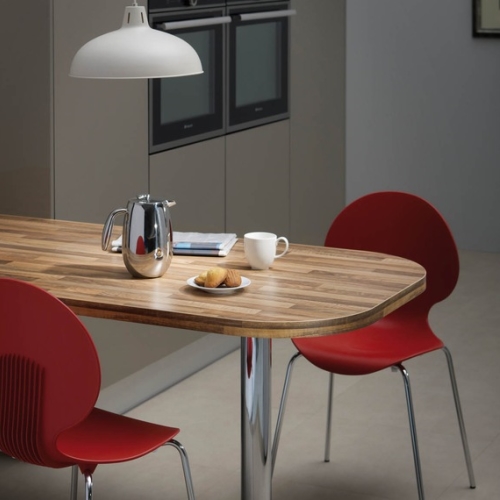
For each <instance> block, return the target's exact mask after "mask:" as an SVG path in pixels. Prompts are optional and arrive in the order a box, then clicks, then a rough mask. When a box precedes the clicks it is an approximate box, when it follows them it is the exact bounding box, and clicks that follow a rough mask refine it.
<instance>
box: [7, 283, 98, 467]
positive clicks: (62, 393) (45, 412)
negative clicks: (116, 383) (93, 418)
mask: <svg viewBox="0 0 500 500" xmlns="http://www.w3.org/2000/svg"><path fill="white" fill-rule="evenodd" d="M100 384H101V372H100V366H99V359H98V356H97V351H96V349H95V346H94V343H93V341H92V339H91V337H90V335H89V333H88V332H87V330H86V328H85V327H84V325H83V324H82V323H81V321H80V320H79V319H78V317H77V316H76V315H75V314H74V313H73V312H72V311H71V310H70V309H69V308H68V307H67V306H66V305H64V304H63V303H62V302H61V301H59V300H58V299H57V298H55V297H54V296H52V295H50V294H49V293H48V292H46V291H44V290H42V289H40V288H38V287H36V286H34V285H32V284H29V283H24V282H21V281H17V280H13V279H8V278H0V449H1V450H2V451H4V452H5V453H7V454H9V455H11V456H13V457H15V458H18V459H20V460H22V461H25V462H29V463H33V464H37V465H46V466H50V467H63V466H66V465H68V463H67V459H65V458H64V457H63V456H62V455H60V453H59V452H58V451H57V449H56V446H55V443H56V439H57V436H58V435H59V433H60V432H61V431H62V430H64V429H66V428H69V427H72V426H74V425H75V424H77V423H79V422H81V421H82V420H83V419H84V418H85V417H86V416H87V415H88V414H89V413H90V412H91V410H92V409H93V407H94V404H95V402H96V400H97V397H98V395H99V390H100Z"/></svg>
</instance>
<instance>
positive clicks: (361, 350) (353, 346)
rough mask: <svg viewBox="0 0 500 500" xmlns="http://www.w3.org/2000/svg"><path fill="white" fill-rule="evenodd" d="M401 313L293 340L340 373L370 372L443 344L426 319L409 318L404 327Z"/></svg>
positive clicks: (301, 349)
mask: <svg viewBox="0 0 500 500" xmlns="http://www.w3.org/2000/svg"><path fill="white" fill-rule="evenodd" d="M396 315H397V316H398V320H397V321H396ZM401 315H402V314H401V313H400V314H397V311H396V312H394V313H392V314H391V315H389V316H388V317H386V318H383V319H381V320H379V321H378V322H377V323H375V324H374V325H371V326H368V327H366V328H362V329H360V330H355V331H351V332H348V333H343V334H337V335H330V336H325V337H312V338H303V339H301V338H297V339H293V343H294V344H295V347H297V349H298V351H299V352H300V353H301V354H302V355H303V356H304V357H305V358H306V359H307V360H308V361H309V362H311V363H312V364H313V365H315V366H317V367H318V368H321V369H322V370H326V371H328V372H331V373H337V374H339V375H366V374H369V373H373V372H377V371H379V370H383V369H384V368H389V367H390V366H394V365H397V364H399V363H402V362H404V361H406V360H408V359H411V358H414V357H416V356H420V355H421V354H425V353H428V352H431V351H435V350H437V349H441V348H442V347H443V342H442V341H441V340H440V339H439V338H437V337H436V336H435V335H434V333H433V332H432V330H431V329H430V327H429V325H428V323H427V322H426V321H424V320H422V319H421V320H420V321H413V322H405V323H404V328H402V323H401V322H400V321H401V319H400V316H401Z"/></svg>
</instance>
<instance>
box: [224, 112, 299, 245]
mask: <svg viewBox="0 0 500 500" xmlns="http://www.w3.org/2000/svg"><path fill="white" fill-rule="evenodd" d="M289 135H290V124H289V121H288V120H284V121H281V122H277V123H272V124H270V125H266V126H263V127H256V128H253V129H250V130H245V131H243V132H238V133H235V134H231V135H228V136H227V137H226V199H227V202H226V203H227V204H226V230H227V231H228V232H235V233H236V234H237V235H238V236H243V235H244V234H245V233H247V232H249V231H269V232H272V233H277V234H278V235H279V236H288V235H289V233H290V193H289V189H290V186H289V178H290V175H289V165H290V151H289V150H290V144H289Z"/></svg>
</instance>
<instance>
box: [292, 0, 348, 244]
mask: <svg viewBox="0 0 500 500" xmlns="http://www.w3.org/2000/svg"><path fill="white" fill-rule="evenodd" d="M310 4H314V8H311V5H310ZM292 7H293V8H294V9H297V15H296V16H293V18H292V37H291V57H292V61H291V82H290V92H291V119H290V124H291V127H290V151H291V162H290V192H291V199H292V203H291V208H290V210H291V215H290V217H291V232H290V236H291V239H292V240H293V241H295V242H297V243H307V244H316V245H322V244H323V242H324V241H325V236H326V233H327V231H328V228H329V227H330V224H331V222H332V220H333V219H334V218H335V216H336V215H337V214H338V213H339V212H340V210H341V209H342V208H343V207H344V205H345V92H346V91H345V64H346V63H345V57H346V56H345V9H346V6H345V0H336V1H334V2H332V1H331V0H314V2H311V0H292Z"/></svg>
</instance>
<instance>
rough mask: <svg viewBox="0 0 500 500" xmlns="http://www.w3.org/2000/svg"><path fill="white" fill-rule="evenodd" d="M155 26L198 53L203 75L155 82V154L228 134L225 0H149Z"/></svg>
mask: <svg viewBox="0 0 500 500" xmlns="http://www.w3.org/2000/svg"><path fill="white" fill-rule="evenodd" d="M148 17H149V23H150V26H151V27H152V28H154V29H158V30H161V31H168V32H169V33H171V34H173V35H176V36H178V37H180V38H182V39H183V40H185V41H186V42H188V43H189V44H190V45H192V46H193V48H194V49H195V50H196V52H197V53H198V55H199V56H200V59H201V63H202V65H203V71H204V72H203V74H202V75H195V76H187V77H179V78H156V79H153V80H150V82H149V152H150V153H157V152H159V151H164V150H167V149H171V148H175V147H178V146H182V145H185V144H189V143H192V142H197V141H201V140H205V139H209V138H212V137H217V136H220V135H223V134H224V133H225V130H226V124H225V113H224V100H225V90H226V84H225V80H226V79H225V50H226V30H225V24H227V23H229V22H230V21H231V18H229V17H227V16H226V8H225V1H224V0H189V1H188V0H149V3H148Z"/></svg>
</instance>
